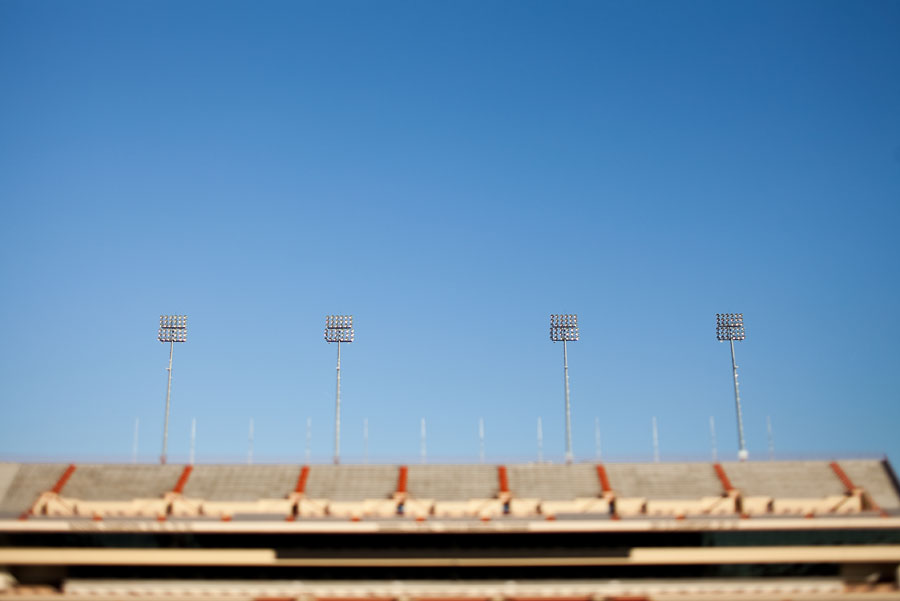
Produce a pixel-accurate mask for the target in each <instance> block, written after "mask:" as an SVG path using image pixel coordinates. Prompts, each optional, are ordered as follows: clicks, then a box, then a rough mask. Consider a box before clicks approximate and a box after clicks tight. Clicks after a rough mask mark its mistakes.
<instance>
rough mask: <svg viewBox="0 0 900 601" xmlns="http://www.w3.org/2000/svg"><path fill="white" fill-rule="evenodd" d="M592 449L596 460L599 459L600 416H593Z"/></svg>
mask: <svg viewBox="0 0 900 601" xmlns="http://www.w3.org/2000/svg"><path fill="white" fill-rule="evenodd" d="M594 451H595V454H596V457H597V461H600V457H601V455H600V418H599V417H595V418H594Z"/></svg>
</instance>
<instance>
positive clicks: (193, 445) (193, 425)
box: [190, 417, 197, 465]
mask: <svg viewBox="0 0 900 601" xmlns="http://www.w3.org/2000/svg"><path fill="white" fill-rule="evenodd" d="M196 442H197V418H196V417H195V418H193V419H192V420H191V457H190V464H191V465H194V449H195V448H196Z"/></svg>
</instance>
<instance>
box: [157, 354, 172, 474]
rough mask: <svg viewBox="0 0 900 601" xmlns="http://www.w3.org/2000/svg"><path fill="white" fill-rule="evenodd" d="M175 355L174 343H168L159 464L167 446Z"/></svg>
mask: <svg viewBox="0 0 900 601" xmlns="http://www.w3.org/2000/svg"><path fill="white" fill-rule="evenodd" d="M174 353H175V341H174V340H173V341H171V342H169V367H167V368H166V371H167V372H169V377H168V383H167V384H166V420H165V422H164V424H163V448H162V456H160V458H159V462H160V463H163V464H164V463H165V462H166V450H167V449H168V446H169V400H170V398H171V395H172V355H173V354H174Z"/></svg>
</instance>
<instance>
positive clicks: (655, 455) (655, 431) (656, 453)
mask: <svg viewBox="0 0 900 601" xmlns="http://www.w3.org/2000/svg"><path fill="white" fill-rule="evenodd" d="M653 462H654V463H659V428H658V427H657V426H656V416H655V415H654V416H653Z"/></svg>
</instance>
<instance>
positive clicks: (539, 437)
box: [537, 417, 544, 463]
mask: <svg viewBox="0 0 900 601" xmlns="http://www.w3.org/2000/svg"><path fill="white" fill-rule="evenodd" d="M537 447H538V463H544V427H543V424H541V418H540V417H539V418H538V425H537Z"/></svg>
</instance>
